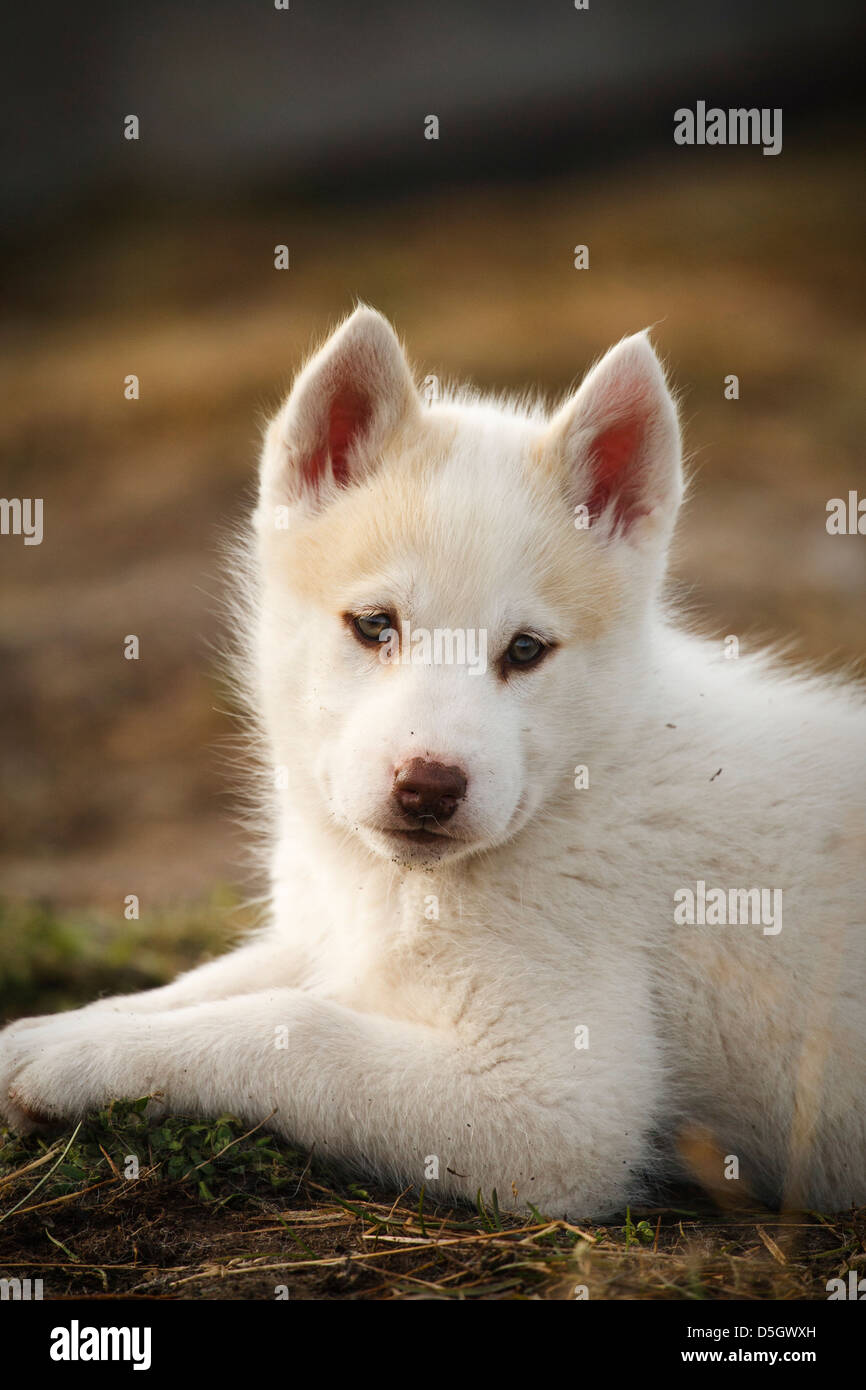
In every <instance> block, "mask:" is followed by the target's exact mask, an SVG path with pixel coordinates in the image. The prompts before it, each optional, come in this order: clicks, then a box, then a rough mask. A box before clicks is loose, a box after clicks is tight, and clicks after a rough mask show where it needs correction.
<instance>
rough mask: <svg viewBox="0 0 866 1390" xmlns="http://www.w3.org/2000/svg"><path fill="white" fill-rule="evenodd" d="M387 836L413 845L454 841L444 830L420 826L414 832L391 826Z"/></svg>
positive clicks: (387, 830) (386, 832)
mask: <svg viewBox="0 0 866 1390" xmlns="http://www.w3.org/2000/svg"><path fill="white" fill-rule="evenodd" d="M385 834H386V835H391V836H393V837H394V838H395V839H397V840H408V842H409V844H412V845H434V844H436V843H437V842H441V841H442V840H453V838H454V836H453V835H449V834H448V833H447V832H446V831H444V830H428V829H427V828H426V827H425V826H418V827H417V828H416V829H414V830H404V829H400V828H397V827H392V826H389V827H388V828H387V829H386V831H385Z"/></svg>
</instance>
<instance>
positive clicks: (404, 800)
mask: <svg viewBox="0 0 866 1390" xmlns="http://www.w3.org/2000/svg"><path fill="white" fill-rule="evenodd" d="M465 795H466V778H465V777H464V775H463V773H462V772H461V771H460V768H459V767H445V766H444V764H443V763H430V762H427V761H426V760H425V759H424V758H412V760H411V762H408V763H404V764H403V766H402V767H398V769H397V772H396V775H395V777H394V799H395V800H396V802H397V804H398V805H399V807H400V809H401V810H402V811H404V812H406V813H407V814H408V815H411V816H419V817H422V818H423V817H427V818H429V819H432V820H436V821H445V820H450V818H451V817H452V816H453V815H454V812H455V811H456V809H457V803H458V801H460V800H461V799H462V798H463V797H464V796H465Z"/></svg>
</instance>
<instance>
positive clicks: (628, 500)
mask: <svg viewBox="0 0 866 1390" xmlns="http://www.w3.org/2000/svg"><path fill="white" fill-rule="evenodd" d="M644 426H645V421H644V420H642V419H631V420H621V421H619V422H618V423H617V424H615V425H611V426H609V427H608V429H606V430H602V432H601V433H600V434H598V435H596V437H595V439H594V440H593V442H592V446H591V448H590V454H589V464H590V470H591V476H592V491H591V492H590V496H589V500H588V502H587V506H588V508H589V515H590V518H591V519H592V520H593V521H594V520H595V518H596V517H598V516H600V515H601V514H602V512H604V511H606V510H607V508H608V507H609V506H611V505H612V507H613V524H614V527H617V528H618V527H622V528H623V530H626V531H627V530H628V528H629V526H630V525H631V524H632V522H633V521H635V520H636V519H637V518H638V517H639V516H644V515H645V514H646V512H647V511H648V507H647V505H646V501H645V498H644V495H643V483H644V479H643V477H642V469H641V465H640V460H639V454H640V451H641V445H642V443H643V436H644Z"/></svg>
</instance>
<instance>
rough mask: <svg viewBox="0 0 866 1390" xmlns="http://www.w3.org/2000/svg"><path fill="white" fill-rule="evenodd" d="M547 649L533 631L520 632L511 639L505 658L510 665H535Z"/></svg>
mask: <svg viewBox="0 0 866 1390" xmlns="http://www.w3.org/2000/svg"><path fill="white" fill-rule="evenodd" d="M547 650H548V649H547V647H546V646H545V644H544V643H543V642H542V641H540V640H539V638H537V637H533V636H532V633H531V632H518V634H517V636H516V637H513V638H512V639H511V645H510V646H509V648H508V651H507V652H506V653H505V660H506V663H507V664H508V665H509V666H533V665H534V664H535V663H536V662H537V661H540V660H541V658H542V656H543V655H544V653H545V652H546V651H547Z"/></svg>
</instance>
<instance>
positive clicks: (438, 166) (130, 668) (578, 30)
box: [0, 0, 866, 978]
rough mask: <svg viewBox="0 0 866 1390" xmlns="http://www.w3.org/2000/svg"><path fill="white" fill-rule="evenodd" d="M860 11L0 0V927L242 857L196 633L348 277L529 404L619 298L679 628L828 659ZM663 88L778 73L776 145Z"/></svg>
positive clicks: (734, 91)
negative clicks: (668, 497) (665, 466)
mask: <svg viewBox="0 0 866 1390" xmlns="http://www.w3.org/2000/svg"><path fill="white" fill-rule="evenodd" d="M862 14H863V9H862V5H861V4H858V3H854V0H851V3H848V0H831V3H825V4H822V5H815V4H814V3H791V2H790V0H789V2H788V3H782V0H765V3H763V4H762V5H760V6H756V5H754V3H752V0H729V2H728V3H726V4H724V5H721V4H710V3H706V4H699V3H695V0H658V3H655V4H652V5H648V4H646V3H641V0H619V3H611V0H590V5H589V9H587V10H584V11H578V10H576V9H575V8H574V5H573V3H571V0H556V3H553V2H552V0H542V3H533V4H526V3H522V4H518V3H514V2H512V0H496V3H493V2H492V0H475V3H473V4H471V5H466V4H459V3H457V0H438V2H437V3H436V4H435V5H426V4H422V3H420V0H417V2H416V3H411V0H399V2H398V0H380V3H377V4H375V5H358V4H353V3H349V0H316V3H313V2H312V0H291V3H290V8H289V9H287V10H278V9H276V7H275V6H274V4H273V3H272V0H257V3H252V2H251V0H250V2H248V3H242V0H208V3H207V4H198V3H190V2H189V0H187V3H183V0H174V3H171V4H170V3H168V0H165V2H164V3H163V0H138V3H137V4H135V5H134V6H132V5H129V6H119V5H117V4H116V3H111V4H109V3H106V2H105V0H91V3H89V4H88V5H87V6H86V7H83V8H82V7H78V6H75V7H72V6H66V5H60V4H53V3H49V4H47V5H40V6H38V7H37V6H30V7H29V8H27V9H26V10H24V11H23V12H20V13H18V14H17V15H15V16H13V17H10V18H8V19H7V21H6V28H7V35H6V45H5V47H6V58H5V61H6V64H7V65H8V71H7V73H6V75H5V77H4V80H3V83H2V89H3V95H2V100H3V102H4V105H5V106H6V119H5V120H4V122H3V137H2V138H3V150H2V154H3V195H2V196H3V204H4V219H3V229H2V251H3V294H4V302H5V305H6V313H5V316H4V323H3V328H2V336H0V356H2V369H0V401H2V408H0V448H2V455H3V466H2V483H0V491H2V493H3V495H4V496H6V497H42V498H43V499H44V526H45V534H44V541H43V543H42V545H41V546H31V547H25V546H24V545H23V542H22V539H21V538H20V537H14V536H3V537H0V584H2V595H3V602H2V610H0V671H2V676H0V728H2V749H0V758H2V763H0V767H2V786H3V796H2V800H0V893H2V895H3V897H4V898H5V899H6V903H7V909H6V911H7V917H6V919H5V920H6V922H7V931H6V935H5V938H4V940H5V950H6V952H7V961H8V959H9V958H10V953H11V954H14V951H15V950H16V949H18V948H17V945H16V943H17V942H18V941H19V939H20V932H19V928H20V927H21V924H22V923H23V922H25V920H26V921H29V922H30V923H31V924H32V922H33V920H36V919H38V920H39V921H48V920H54V917H53V914H61V915H62V914H63V913H68V912H71V913H73V914H75V913H78V914H79V915H80V914H83V913H84V912H85V909H86V913H87V914H91V915H93V914H95V915H96V916H98V915H99V913H102V914H104V916H105V919H106V920H109V921H113V922H114V923H115V924H117V923H120V925H121V926H123V899H124V897H125V896H126V895H127V894H130V893H135V894H138V895H140V898H141V904H142V912H143V913H146V912H153V911H155V910H158V909H162V910H171V911H177V910H178V908H179V907H183V905H185V904H193V903H198V904H200V903H201V902H202V901H205V900H208V899H209V897H210V895H211V894H212V893H214V892H217V893H218V894H222V895H224V896H226V897H227V898H230V897H231V896H232V895H233V893H236V892H238V891H240V892H246V891H247V890H248V889H249V888H250V887H251V886H254V884H253V885H251V881H250V879H249V877H248V871H247V869H246V868H245V864H244V858H243V837H242V835H241V833H240V832H239V831H238V830H237V829H236V828H235V826H234V824H233V821H232V811H233V791H232V774H231V771H230V770H228V769H227V768H226V766H225V752H226V743H227V739H228V738H229V737H230V735H231V734H232V731H233V730H232V721H231V719H230V716H229V714H228V712H227V710H228V702H227V699H226V697H225V695H224V694H223V692H222V690H221V688H220V684H219V680H218V677H217V674H216V670H215V666H214V660H213V647H214V644H218V642H219V631H220V618H219V598H220V594H221V593H222V592H223V588H224V582H225V581H224V577H223V573H222V568H221V559H220V552H219V544H220V537H221V535H223V534H224V533H225V532H226V531H230V530H231V528H232V526H233V525H236V524H237V523H238V521H239V519H240V518H241V517H242V516H243V513H244V508H245V506H246V505H247V501H248V498H249V496H250V492H251V487H252V483H253V479H254V466H255V458H256V450H257V445H258V437H259V428H260V425H261V421H262V419H263V417H264V415H265V414H266V413H267V412H268V411H270V410H271V409H273V408H274V407H275V406H276V404H277V403H278V402H279V400H280V397H281V394H282V392H283V391H284V390H285V389H286V388H287V386H288V384H289V382H290V380H291V375H292V372H293V370H294V368H295V367H296V366H297V364H298V363H299V361H300V360H301V359H302V357H303V355H304V354H305V353H306V352H307V351H308V350H309V348H310V346H311V345H312V344H313V343H314V342H315V341H316V340H318V339H319V338H320V337H321V336H323V335H324V334H325V333H326V332H327V331H328V329H329V327H330V326H332V325H333V323H334V321H335V320H336V319H338V318H339V317H341V316H342V315H343V314H345V313H346V312H347V311H348V310H350V309H351V307H352V306H353V303H354V302H355V300H356V299H358V298H360V299H364V300H366V301H368V302H370V303H372V304H374V305H376V306H377V307H378V308H380V309H381V310H383V311H384V312H385V313H386V314H387V315H389V316H390V317H391V318H392V320H393V322H394V323H395V325H396V327H397V329H398V331H399V332H400V334H401V335H402V336H403V337H404V338H405V340H406V341H407V343H408V346H409V349H410V352H411V353H412V354H413V356H414V359H415V363H416V366H417V369H418V374H419V377H420V378H423V376H424V375H426V374H428V373H431V372H433V373H437V374H439V375H440V376H442V377H443V378H446V377H452V376H456V377H463V378H468V379H470V380H471V381H473V382H474V383H476V384H477V385H478V386H481V387H492V388H516V389H519V388H523V387H526V386H540V387H541V388H543V389H544V390H545V391H547V392H549V393H550V395H551V397H553V396H555V395H556V394H557V393H560V392H562V391H564V390H566V389H567V388H568V387H569V386H570V385H571V384H573V383H574V381H575V378H579V376H580V375H581V373H582V372H583V370H584V369H585V367H586V366H587V365H588V363H589V362H590V361H591V360H592V359H593V358H595V357H596V356H597V355H598V354H599V353H601V352H602V351H603V350H604V349H605V348H606V347H608V346H609V345H610V344H611V343H613V342H614V341H616V340H617V339H618V338H619V337H621V336H622V335H623V334H625V333H629V332H632V331H635V330H637V329H640V328H642V327H645V326H647V325H654V326H655V327H654V336H655V341H656V344H657V346H658V348H659V350H660V351H661V353H662V354H663V355H664V357H665V359H666V360H667V362H668V363H669V365H670V368H671V371H672V375H673V381H674V383H675V385H676V386H677V388H678V390H679V391H680V392H681V400H682V411H683V418H684V422H685V428H686V444H687V448H688V450H689V453H690V455H691V467H692V474H693V487H692V493H691V499H690V503H689V506H688V509H687V512H686V515H685V517H684V521H683V524H682V526H681V531H680V536H679V540H678V543H677V549H676V554H675V559H674V578H675V583H676V588H677V591H678V592H679V594H680V596H681V597H682V598H683V599H684V600H685V602H686V604H687V606H688V609H689V611H690V612H691V614H692V616H693V619H694V622H695V624H696V625H698V626H699V627H700V628H701V629H702V630H704V631H705V632H707V633H708V634H711V635H716V636H719V637H722V636H724V635H727V634H729V633H734V634H737V635H739V637H740V639H741V641H742V642H743V643H745V644H746V645H748V642H749V641H750V640H754V639H762V638H764V637H771V638H778V637H789V636H791V635H796V637H797V644H796V646H795V652H796V653H797V654H799V655H800V656H801V657H805V658H808V659H810V660H812V661H815V662H817V663H819V664H820V665H822V666H824V667H827V668H833V667H839V666H842V665H845V664H847V663H851V662H852V661H856V660H858V659H859V658H860V657H861V656H862V654H863V651H864V645H866V644H864V635H866V630H864V617H866V611H864V594H866V538H864V537H858V536H838V537H831V536H828V534H827V532H826V529H825V519H826V503H827V501H828V499H829V498H831V497H837V496H842V497H846V496H847V494H848V492H849V490H851V489H858V490H859V494H860V495H861V496H864V495H866V468H864V462H863V438H864V433H866V409H864V404H863V391H862V386H863V379H864V364H866V335H864V320H863V297H864V277H863V269H862V264H863V262H862V248H863V239H864V221H866V215H864V204H863V190H862V131H863V127H862V116H863V107H862V95H861V92H862V82H858V73H857V70H856V67H855V63H856V61H857V60H858V57H859V54H860V52H862V41H863V37H864V34H863V27H864V26H863V19H862ZM698 100H703V101H706V102H707V104H708V105H719V106H722V107H724V108H728V107H729V106H743V105H744V106H757V107H781V108H782V109H783V111H784V118H783V120H784V125H783V135H784V147H783V151H782V153H781V154H780V155H778V156H777V157H766V156H764V155H763V154H762V152H761V149H760V148H756V147H747V148H725V147H704V148H694V149H689V148H682V147H678V146H676V145H675V144H674V142H673V127H674V111H675V110H676V108H678V107H680V106H689V107H694V105H695V103H696V102H697V101H698ZM130 114H134V115H136V116H138V118H139V121H140V138H139V139H138V140H137V141H129V140H126V139H125V138H124V119H125V117H127V116H128V115H130ZM430 115H435V116H437V117H438V120H439V139H438V140H436V141H434V140H428V139H425V134H424V132H425V118H426V117H428V116H430ZM278 244H285V245H287V246H288V248H289V253H290V268H289V269H288V270H282V271H278V270H276V269H275V268H274V247H275V246H276V245H278ZM578 244H586V245H587V246H588V247H589V253H590V268H589V269H588V270H576V269H575V268H574V266H573V259H574V247H575V246H576V245H578ZM130 373H134V374H136V375H137V376H138V377H139V379H140V383H141V386H140V390H141V396H140V399H139V400H138V401H128V400H126V399H125V398H124V378H125V377H126V376H127V375H128V374H130ZM731 373H735V374H736V375H737V376H738V377H739V381H740V399H739V400H736V401H729V400H726V399H725V397H724V378H725V376H727V375H728V374H731ZM132 633H134V634H136V635H138V637H139V639H140V643H141V658H140V660H139V661H137V662H136V661H126V660H124V659H123V642H124V638H125V636H126V635H127V634H132ZM22 914H24V915H23V916H22ZM28 914H29V915H28ZM34 914H35V918H34ZM82 920H83V918H82ZM185 920H186V922H187V924H189V922H190V921H191V920H192V919H191V918H190V917H189V915H187V917H186V918H185ZM167 930H168V929H167ZM190 930H191V931H192V936H191V938H190V943H189V951H190V955H191V956H194V954H195V953H196V951H197V950H198V949H199V948H200V945H201V939H203V938H200V937H199V936H197V935H196V934H195V932H196V930H197V928H195V929H193V928H190ZM169 934H170V933H169ZM139 944H140V943H139ZM70 949H71V948H70ZM52 953H53V954H52ZM49 955H50V956H51V959H52V960H53V959H55V958H56V956H57V941H56V939H52V942H51V947H50V952H49ZM7 968H8V966H7ZM22 969H23V967H22ZM151 973H152V975H153V977H154V978H158V977H159V976H160V973H161V972H160V968H159V966H158V964H156V965H154V967H153V969H152V972H151Z"/></svg>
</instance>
